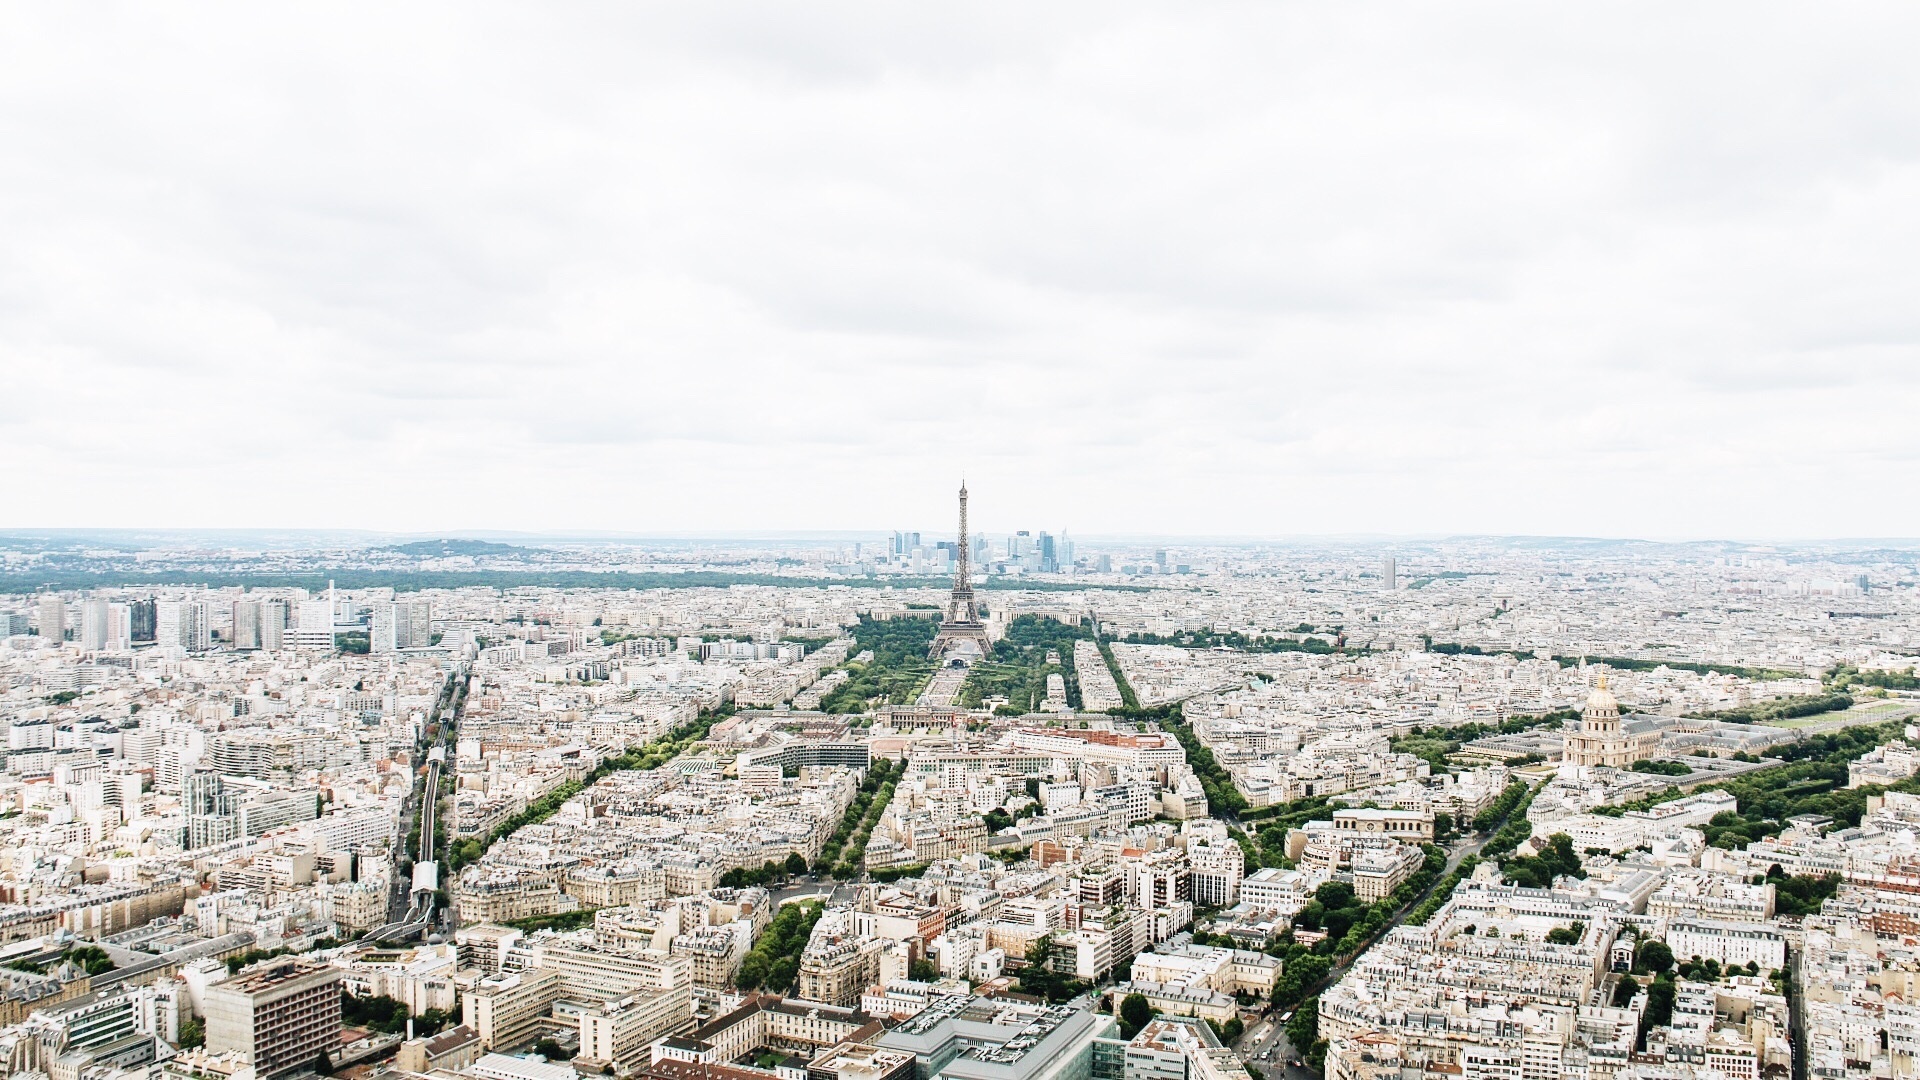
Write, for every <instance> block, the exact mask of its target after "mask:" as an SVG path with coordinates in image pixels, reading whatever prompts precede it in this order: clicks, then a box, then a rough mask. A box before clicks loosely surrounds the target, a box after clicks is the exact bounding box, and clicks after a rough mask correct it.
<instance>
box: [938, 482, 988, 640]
mask: <svg viewBox="0 0 1920 1080" xmlns="http://www.w3.org/2000/svg"><path fill="white" fill-rule="evenodd" d="M959 540H960V542H959V543H958V544H957V545H956V546H955V549H954V561H953V595H952V596H950V597H948V599H947V617H946V618H945V619H942V620H941V621H940V632H939V633H938V634H935V635H934V638H933V647H932V648H931V649H929V650H928V655H930V656H934V657H939V658H948V659H951V660H953V661H955V662H957V663H968V662H970V661H972V660H975V659H979V658H981V657H984V656H986V655H987V654H989V653H990V652H992V651H993V642H992V641H991V640H989V639H988V637H987V627H986V624H985V623H983V622H981V621H980V606H979V604H978V603H976V602H975V601H974V599H973V560H972V558H971V549H972V546H973V542H972V541H971V540H969V539H968V538H967V482H966V481H965V480H962V481H960V538H959Z"/></svg>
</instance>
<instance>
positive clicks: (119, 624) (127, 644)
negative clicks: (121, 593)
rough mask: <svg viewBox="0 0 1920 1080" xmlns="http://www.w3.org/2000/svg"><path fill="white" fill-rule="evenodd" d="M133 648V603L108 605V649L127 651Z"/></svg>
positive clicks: (110, 650) (111, 650)
mask: <svg viewBox="0 0 1920 1080" xmlns="http://www.w3.org/2000/svg"><path fill="white" fill-rule="evenodd" d="M132 648H133V605H131V604H122V603H112V604H108V605H107V650H108V651H109V652H126V651H128V650H130V649H132Z"/></svg>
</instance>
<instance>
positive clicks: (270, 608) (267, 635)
mask: <svg viewBox="0 0 1920 1080" xmlns="http://www.w3.org/2000/svg"><path fill="white" fill-rule="evenodd" d="M286 633H287V602H286V601H285V600H267V601H265V602H263V603H261V605H260V647H261V648H262V649H265V650H267V651H269V652H279V651H280V650H281V649H284V648H286Z"/></svg>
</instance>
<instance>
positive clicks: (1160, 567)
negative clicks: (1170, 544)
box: [1153, 548, 1167, 574]
mask: <svg viewBox="0 0 1920 1080" xmlns="http://www.w3.org/2000/svg"><path fill="white" fill-rule="evenodd" d="M1153 572H1154V573H1156V574H1164V573H1166V572H1167V551H1166V549H1165V548H1161V549H1160V550H1159V551H1156V552H1154V553H1153Z"/></svg>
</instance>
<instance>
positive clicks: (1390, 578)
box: [1380, 555, 1400, 592]
mask: <svg viewBox="0 0 1920 1080" xmlns="http://www.w3.org/2000/svg"><path fill="white" fill-rule="evenodd" d="M1380 579H1381V581H1383V582H1384V583H1385V584H1384V586H1383V587H1384V588H1385V589H1386V590H1387V591H1388V592H1392V591H1393V590H1395V589H1397V588H1399V587H1400V567H1399V565H1398V564H1397V563H1395V562H1394V559H1393V556H1391V555H1389V556H1387V557H1386V558H1384V559H1381V560H1380Z"/></svg>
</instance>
